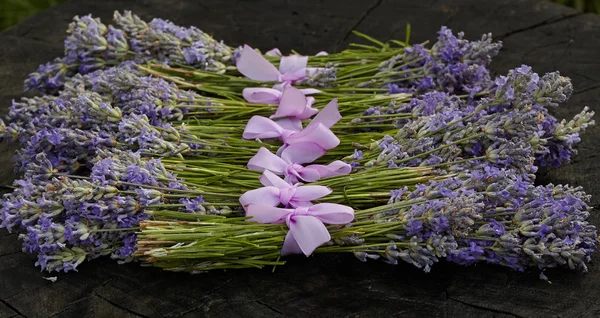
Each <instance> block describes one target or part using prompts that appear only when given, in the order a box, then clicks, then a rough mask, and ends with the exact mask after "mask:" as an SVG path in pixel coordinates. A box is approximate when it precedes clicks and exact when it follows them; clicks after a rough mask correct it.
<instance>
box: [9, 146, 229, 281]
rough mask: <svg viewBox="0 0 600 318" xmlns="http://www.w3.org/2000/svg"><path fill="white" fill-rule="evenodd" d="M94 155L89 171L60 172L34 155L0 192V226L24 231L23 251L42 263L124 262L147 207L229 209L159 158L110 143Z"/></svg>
mask: <svg viewBox="0 0 600 318" xmlns="http://www.w3.org/2000/svg"><path fill="white" fill-rule="evenodd" d="M94 161H95V164H94V166H93V167H92V168H91V171H90V177H82V176H68V175H64V174H61V173H58V172H57V170H56V169H54V168H53V167H52V163H51V162H50V161H49V160H48V159H47V158H46V157H45V155H44V154H43V153H41V154H38V155H37V156H36V157H35V159H34V162H33V163H32V164H31V165H30V166H29V170H28V171H27V172H26V173H25V176H24V178H23V179H20V180H17V181H15V186H16V190H15V191H14V192H13V193H10V194H6V195H5V196H4V198H3V203H2V210H1V212H2V215H1V218H0V219H1V220H2V223H1V224H0V227H3V228H6V229H8V230H9V231H10V230H13V229H15V228H16V229H21V230H24V231H25V233H24V234H21V235H20V239H21V240H22V241H23V250H24V251H27V252H29V253H34V254H36V255H37V257H38V261H37V263H36V265H38V266H40V267H41V268H42V270H47V271H61V270H63V271H65V272H66V271H70V270H75V269H76V268H77V266H79V265H80V264H81V263H82V262H83V261H84V260H91V259H94V258H97V257H100V256H104V255H110V256H111V257H112V258H113V259H116V260H118V261H119V262H128V261H131V260H132V259H133V253H134V252H135V243H136V234H135V230H136V228H137V227H138V225H139V223H140V222H141V221H143V220H146V219H148V218H149V217H150V214H149V213H147V211H146V210H145V209H148V208H154V209H174V210H175V211H177V210H178V209H179V210H180V211H182V212H186V213H194V214H198V215H204V214H210V213H215V214H220V215H222V214H229V213H231V211H232V210H231V209H230V208H229V207H224V208H215V207H214V206H210V205H205V204H204V201H203V200H202V196H201V195H199V194H198V192H197V191H194V190H191V189H189V188H188V187H187V186H186V185H185V184H184V183H182V180H180V179H178V178H177V176H176V175H174V174H172V173H170V172H168V171H167V170H166V169H165V167H164V166H163V164H162V163H161V162H160V160H157V159H151V160H147V159H142V158H141V157H140V155H139V153H133V152H129V151H119V150H116V149H115V150H109V151H102V152H101V153H100V154H99V155H98V156H97V157H95V158H94ZM170 202H175V203H174V204H169V203H170ZM205 206H206V207H205Z"/></svg>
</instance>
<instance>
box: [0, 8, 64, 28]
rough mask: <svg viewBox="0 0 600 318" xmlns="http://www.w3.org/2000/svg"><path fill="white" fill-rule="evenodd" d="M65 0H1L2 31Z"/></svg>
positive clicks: (0, 26) (0, 24) (0, 19)
mask: <svg viewBox="0 0 600 318" xmlns="http://www.w3.org/2000/svg"><path fill="white" fill-rule="evenodd" d="M62 1H64V0H0V31H2V30H4V29H6V28H8V27H10V26H12V25H15V24H17V23H19V22H21V21H22V20H23V19H26V18H28V17H30V16H32V15H34V14H36V13H37V12H39V11H42V10H44V9H47V8H50V7H51V6H54V5H56V4H58V3H60V2H62Z"/></svg>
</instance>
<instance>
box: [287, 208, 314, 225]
mask: <svg viewBox="0 0 600 318" xmlns="http://www.w3.org/2000/svg"><path fill="white" fill-rule="evenodd" d="M309 211H310V207H307V206H301V207H297V208H295V209H294V212H292V213H290V214H289V215H288V216H287V219H290V218H291V217H293V216H295V215H309ZM287 219H286V222H288V221H287Z"/></svg>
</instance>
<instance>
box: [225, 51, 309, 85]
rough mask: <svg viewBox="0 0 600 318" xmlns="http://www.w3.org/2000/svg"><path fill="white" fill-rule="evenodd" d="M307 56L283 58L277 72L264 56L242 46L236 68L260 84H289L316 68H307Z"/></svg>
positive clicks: (304, 76)
mask: <svg viewBox="0 0 600 318" xmlns="http://www.w3.org/2000/svg"><path fill="white" fill-rule="evenodd" d="M307 65H308V56H301V55H290V56H283V57H282V58H281V61H280V62H279V70H277V68H275V66H274V65H273V64H271V63H270V62H269V61H267V59H265V57H264V56H262V55H260V54H259V53H258V52H256V51H255V50H254V49H253V48H251V47H250V46H248V45H244V50H242V54H241V55H240V58H239V59H238V60H237V63H236V67H237V69H238V71H239V72H240V73H242V74H243V75H244V76H246V77H248V78H250V79H253V80H256V81H262V82H279V83H282V82H283V83H286V82H287V83H290V84H293V83H294V82H296V81H298V80H301V79H304V78H306V77H307V76H308V75H309V74H311V73H314V72H315V71H317V70H318V68H309V67H307Z"/></svg>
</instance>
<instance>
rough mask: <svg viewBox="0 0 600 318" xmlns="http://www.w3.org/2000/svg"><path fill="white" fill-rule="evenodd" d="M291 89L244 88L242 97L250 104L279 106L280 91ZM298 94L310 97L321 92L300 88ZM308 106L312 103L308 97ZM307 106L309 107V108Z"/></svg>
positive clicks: (282, 86) (281, 94) (284, 86)
mask: <svg viewBox="0 0 600 318" xmlns="http://www.w3.org/2000/svg"><path fill="white" fill-rule="evenodd" d="M288 87H291V85H289V84H288V85H275V86H273V88H266V87H251V88H244V89H243V90H242V95H243V96H244V99H245V100H246V101H247V102H248V103H252V104H279V103H280V102H281V98H282V96H283V93H282V90H283V91H284V90H285V89H286V88H288ZM300 92H302V94H304V95H312V94H317V93H320V92H321V91H320V90H318V89H314V88H302V89H300ZM308 99H309V101H310V105H312V104H313V103H314V98H312V97H309V98H308ZM310 105H309V106H310Z"/></svg>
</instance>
